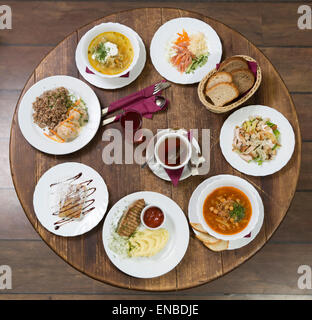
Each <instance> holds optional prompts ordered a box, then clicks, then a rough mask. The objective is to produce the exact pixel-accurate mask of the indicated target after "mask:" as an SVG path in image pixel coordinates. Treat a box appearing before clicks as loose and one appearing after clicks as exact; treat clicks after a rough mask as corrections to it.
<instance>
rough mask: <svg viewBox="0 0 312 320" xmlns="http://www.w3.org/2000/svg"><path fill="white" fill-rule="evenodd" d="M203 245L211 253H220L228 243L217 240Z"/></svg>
mask: <svg viewBox="0 0 312 320" xmlns="http://www.w3.org/2000/svg"><path fill="white" fill-rule="evenodd" d="M204 245H205V246H206V247H207V248H209V249H210V250H212V251H216V252H220V251H224V250H226V249H227V248H228V247H229V241H225V240H219V241H218V242H216V243H208V242H204Z"/></svg>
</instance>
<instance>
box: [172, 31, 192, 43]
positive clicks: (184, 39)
mask: <svg viewBox="0 0 312 320" xmlns="http://www.w3.org/2000/svg"><path fill="white" fill-rule="evenodd" d="M178 36H179V37H178V38H177V40H176V41H175V44H179V43H181V42H189V41H190V37H189V36H188V34H187V32H186V31H185V30H184V29H183V32H182V34H181V33H178Z"/></svg>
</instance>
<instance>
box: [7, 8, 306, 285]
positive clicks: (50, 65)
mask: <svg viewBox="0 0 312 320" xmlns="http://www.w3.org/2000/svg"><path fill="white" fill-rule="evenodd" d="M177 16H193V17H198V18H201V19H203V20H204V21H206V22H208V23H209V24H211V25H212V26H213V27H214V28H215V29H216V31H217V32H218V34H219V35H220V37H221V39H222V41H223V46H224V56H230V55H233V54H248V55H251V56H253V57H254V58H256V59H257V61H258V62H259V63H260V65H261V67H262V69H263V83H262V85H261V87H260V89H259V91H258V93H257V94H256V96H255V98H254V99H256V101H257V103H259V104H266V105H271V106H274V107H276V108H277V109H278V110H279V111H281V112H282V113H283V114H285V116H286V117H287V118H288V119H289V120H290V122H291V124H292V125H293V127H294V130H295V133H296V139H297V141H296V142H297V145H296V150H295V154H294V156H293V158H292V160H291V161H290V163H289V164H288V165H287V166H286V167H285V168H284V169H283V170H281V172H279V173H277V174H275V175H274V176H272V177H265V178H253V177H246V176H244V175H241V174H239V173H238V172H235V171H234V170H233V169H232V168H231V167H230V166H229V165H228V164H227V163H226V162H225V161H224V160H223V158H222V156H221V154H220V149H219V148H218V145H217V143H216V142H217V140H218V132H219V130H220V126H221V125H222V121H223V119H224V116H221V117H220V116H218V115H215V114H212V113H210V112H207V111H206V110H205V108H204V107H203V106H201V105H200V103H199V100H198V97H197V95H196V87H195V86H178V85H173V86H172V88H171V89H170V93H168V94H169V97H170V100H171V101H172V104H171V105H170V108H169V110H168V112H167V114H157V115H155V116H154V119H153V121H148V120H146V121H144V126H146V127H148V128H150V129H156V128H159V127H161V128H163V127H174V126H183V127H185V128H187V129H189V128H191V127H194V126H195V127H198V128H211V129H212V142H213V143H212V149H211V151H212V152H213V160H212V165H211V170H210V172H209V176H211V175H215V174H219V173H225V172H226V173H233V174H236V175H240V176H242V177H244V178H246V179H248V180H249V181H250V182H251V183H253V184H254V185H255V186H256V187H257V188H258V190H259V192H260V194H261V196H262V198H263V200H264V205H265V211H266V217H265V224H264V226H263V229H262V231H261V232H260V234H259V235H258V236H257V238H256V239H255V240H254V241H253V242H252V243H251V244H249V245H248V246H246V247H245V248H242V249H240V250H236V251H235V252H224V253H222V254H218V253H212V252H209V251H208V250H207V249H206V248H204V247H203V246H202V245H201V244H200V243H198V242H197V241H195V239H193V238H192V239H191V241H190V247H189V249H188V252H187V254H186V256H185V258H184V259H183V261H182V262H181V264H180V265H179V266H178V267H177V268H176V269H174V270H173V271H171V272H170V273H168V274H166V275H164V276H163V277H160V278H156V279H151V280H149V279H146V280H142V279H136V278H130V277H128V276H126V275H124V274H123V273H121V272H119V271H118V270H117V269H116V268H115V267H114V266H113V265H112V264H111V263H110V261H109V260H108V258H107V256H106V255H105V252H104V249H103V245H102V242H101V236H100V233H101V225H99V226H98V227H96V228H95V229H94V230H92V231H91V232H89V233H87V234H86V235H84V236H81V237H76V238H73V239H70V240H68V239H66V238H61V237H57V236H55V235H52V234H50V233H49V232H48V231H46V230H45V229H44V228H42V227H41V226H40V224H39V223H38V222H37V220H36V217H35V215H34V212H33V209H32V205H31V204H32V201H31V198H32V197H31V196H32V193H31V191H32V190H33V188H34V186H35V184H36V182H37V180H38V179H39V178H40V176H41V175H42V174H43V173H44V172H45V171H46V170H47V169H49V168H50V167H51V166H53V165H55V164H57V163H60V162H65V161H69V160H76V161H80V160H81V161H82V162H83V163H86V164H90V165H91V166H92V167H93V168H95V169H96V170H97V171H98V172H99V173H100V174H101V175H102V176H103V177H104V179H105V181H106V182H107V185H108V189H109V191H110V194H111V200H110V203H109V208H110V207H111V206H112V204H113V203H114V202H116V201H117V200H118V199H120V198H121V197H123V196H125V195H126V194H129V193H131V192H135V191H138V190H151V189H152V190H155V191H159V192H161V193H164V194H166V195H169V196H171V197H172V199H173V200H175V201H176V202H177V203H178V204H179V205H180V206H181V208H183V210H184V211H185V212H186V211H187V210H186V209H187V203H188V197H189V196H190V194H191V192H192V190H194V189H195V187H196V186H197V185H198V183H199V182H200V181H202V180H203V179H204V178H205V177H196V178H192V179H189V180H187V181H184V182H182V183H181V184H180V185H179V187H178V189H177V188H174V187H172V185H171V184H170V183H167V182H164V181H161V180H159V179H156V178H155V177H154V176H153V174H152V173H151V172H145V171H144V172H143V171H140V170H139V167H138V166H135V165H124V166H120V165H113V166H110V167H108V166H105V165H104V164H103V162H102V160H101V152H102V149H103V146H104V145H105V144H104V143H103V141H101V135H102V132H103V129H100V130H99V132H98V133H97V135H96V137H95V138H94V140H93V141H92V142H91V143H90V144H89V145H88V146H87V147H86V148H84V149H82V150H81V151H80V152H77V153H75V154H73V155H71V156H67V157H53V156H48V155H45V154H42V153H40V152H38V151H35V150H34V149H33V148H32V147H30V146H29V145H28V144H27V143H25V140H24V138H23V137H22V136H21V134H20V131H19V129H18V126H17V115H16V113H15V115H14V118H13V123H12V135H11V144H10V153H11V169H12V175H13V181H14V184H15V188H16V190H17V194H18V196H19V199H20V201H21V203H22V206H23V208H24V210H25V212H26V215H27V216H28V218H29V220H30V221H31V222H32V224H33V226H34V227H35V228H36V230H37V231H38V232H39V234H40V236H41V237H42V238H43V239H44V240H45V241H46V242H47V243H48V244H49V246H50V247H51V248H52V249H53V250H54V251H55V252H56V253H57V254H58V255H60V256H61V257H62V258H63V259H64V260H66V261H67V262H69V263H70V264H71V265H72V266H74V267H75V268H77V269H78V270H80V271H82V272H84V273H85V274H87V275H89V276H91V277H93V278H95V279H98V280H101V281H103V282H106V283H109V284H113V285H116V286H121V287H124V288H132V289H142V290H149V291H159V290H160V291H161V290H176V289H184V288H189V287H193V286H196V285H199V284H203V283H205V282H208V281H211V280H212V279H215V278H216V277H218V276H220V275H222V274H224V273H226V272H228V271H230V270H232V269H233V268H235V267H237V266H238V265H240V264H241V263H242V262H244V261H245V260H246V259H248V258H249V257H251V256H252V255H253V254H254V253H255V252H257V251H258V250H259V249H260V248H261V247H262V246H263V244H264V243H265V242H266V241H267V240H268V238H270V237H271V235H272V234H273V232H274V231H275V230H276V228H277V227H278V225H279V224H280V222H281V220H282V219H283V218H284V216H285V214H286V211H287V209H288V206H289V204H290V201H291V199H292V197H293V195H294V192H295V189H296V182H297V179H298V176H299V167H300V152H301V139H300V132H299V128H298V119H297V115H296V111H295V108H294V106H293V103H292V100H291V97H290V95H289V93H288V91H287V88H286V87H285V85H284V83H283V82H282V80H281V79H280V77H279V75H278V73H277V72H276V70H275V69H274V67H273V66H272V65H271V63H270V61H269V60H267V58H266V57H265V56H263V54H262V53H261V52H260V51H259V50H258V49H257V48H256V47H255V46H254V45H253V44H252V43H251V42H249V41H248V40H246V39H245V38H243V37H242V36H240V35H239V34H238V33H237V32H235V31H233V30H232V29H230V28H228V27H227V26H225V25H223V24H221V23H218V22H216V21H215V20H212V19H210V18H205V17H203V16H200V15H198V14H196V13H190V12H186V11H183V10H176V9H157V8H154V9H137V10H131V11H127V12H121V13H117V14H114V15H111V16H108V17H106V18H104V19H101V20H98V21H96V22H94V23H92V24H90V25H89V26H86V27H83V28H82V29H80V30H78V31H77V33H76V32H75V33H73V34H71V35H70V36H69V37H67V38H66V39H65V40H64V41H62V42H61V43H60V44H59V45H58V46H57V47H56V48H55V49H54V50H53V51H52V52H51V53H50V54H49V55H48V56H46V57H45V58H44V60H43V61H42V62H41V63H40V65H39V66H38V67H37V68H36V70H35V72H34V74H33V75H32V77H31V78H30V80H29V81H28V82H27V85H26V88H25V89H27V88H28V87H29V86H30V85H31V84H32V83H34V82H36V81H38V80H40V79H42V78H44V77H47V76H49V75H53V74H69V75H72V76H78V72H77V69H76V67H75V65H74V59H73V57H74V50H75V47H76V44H77V39H79V38H80V37H81V35H82V34H83V33H84V32H85V31H86V30H88V29H89V28H90V27H91V26H92V25H94V24H97V23H99V22H102V21H118V22H121V23H125V24H127V25H129V26H130V27H132V28H133V29H134V30H136V31H138V32H139V33H140V35H141V36H142V38H143V40H144V42H145V44H146V46H147V47H148V46H149V43H150V40H151V38H152V35H153V33H154V32H155V31H156V30H157V28H158V27H159V26H160V25H161V24H162V23H164V22H165V21H167V20H169V19H171V18H173V17H177ZM142 26H146V27H145V28H142ZM272 52H275V51H274V50H271V51H268V52H267V53H268V54H270V53H271V54H272ZM276 54H277V52H276ZM291 58H292V57H291ZM158 78H159V76H158V75H157V73H156V71H155V70H154V69H153V67H152V66H151V63H150V60H149V59H148V61H147V65H146V67H145V69H144V71H143V73H142V75H141V76H140V77H139V78H138V79H137V80H136V81H135V82H134V83H133V84H131V85H130V86H128V87H126V88H123V89H122V90H118V91H104V90H98V89H97V90H96V93H97V95H98V96H99V98H100V100H101V102H103V101H113V100H116V99H118V98H121V97H122V96H124V95H125V94H127V93H130V92H133V91H134V90H137V89H140V88H143V87H144V86H146V85H148V84H150V83H152V82H153V81H155V80H157V79H158ZM289 81H290V83H292V85H293V87H294V88H297V87H296V84H295V83H294V82H292V81H293V80H292V79H289ZM305 90H306V89H305ZM185 101H187V102H188V103H187V107H188V108H190V109H192V110H195V112H194V113H192V117H188V118H186V116H187V115H189V114H190V113H189V112H187V109H186V106H185ZM21 154H23V155H27V157H25V156H24V159H25V161H26V163H25V162H23V163H22V161H21ZM25 164H26V165H27V167H28V168H29V169H28V170H27V171H26V172H25V170H24V168H25ZM133 181H136V183H133ZM26 183H27V185H28V188H25V185H26ZM286 183H287V185H288V188H287V189H285V184H286ZM151 186H152V187H151ZM272 190H274V198H273V196H272Z"/></svg>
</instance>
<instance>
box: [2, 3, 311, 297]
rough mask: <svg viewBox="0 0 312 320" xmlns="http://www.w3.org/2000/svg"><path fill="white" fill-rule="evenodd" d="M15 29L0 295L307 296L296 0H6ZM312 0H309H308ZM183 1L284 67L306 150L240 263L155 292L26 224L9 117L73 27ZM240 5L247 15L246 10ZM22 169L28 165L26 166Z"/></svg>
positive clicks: (305, 130)
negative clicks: (279, 208) (277, 218)
mask: <svg viewBox="0 0 312 320" xmlns="http://www.w3.org/2000/svg"><path fill="white" fill-rule="evenodd" d="M6 3H7V4H9V5H10V6H11V8H12V10H13V30H0V110H1V111H2V112H1V117H0V265H2V264H8V265H10V266H11V267H12V270H13V289H12V290H0V300H1V299H32V298H33V299H64V298H65V299H68V298H72V299H114V298H120V299H136V298H140V299H148V298H152V299H153V298H154V299H156V298H157V299H184V298H188V299H243V298H245V299H259V298H260V299H290V298H294V299H296V298H299V299H312V290H300V289H298V287H297V280H298V274H297V269H298V266H299V265H301V264H306V265H310V266H311V267H312V255H311V249H312V228H311V225H312V215H311V209H312V205H311V195H312V179H311V178H312V167H311V161H312V131H311V129H310V128H311V120H312V108H311V99H312V88H311V83H312V73H311V65H312V30H305V31H302V30H299V29H298V28H297V19H298V14H297V9H298V6H299V5H300V4H302V2H296V1H291V2H288V1H285V2H281V1H278V2H276V3H274V2H268V1H266V2H258V1H257V2H250V3H249V2H248V1H242V2H232V1H229V2H226V1H221V2H210V1H207V2H205V1H202V2H199V3H195V2H194V3H193V2H189V1H180V2H154V1H152V2H151V1H142V2H140V1H138V2H134V1H131V2H120V1H101V2H99V1H89V2H87V1H77V2H74V1H70V2H63V1H57V2H50V1H6ZM310 5H312V4H311V3H310ZM146 6H149V7H160V6H166V7H180V8H182V9H188V10H193V11H196V12H199V13H202V14H204V15H207V16H210V17H213V18H215V19H217V20H219V21H222V22H224V23H225V24H227V25H229V26H230V27H233V28H234V29H236V30H237V31H239V32H240V33H242V34H243V35H244V36H246V37H247V38H248V39H249V40H251V41H252V42H253V43H255V44H256V45H257V46H258V47H259V48H260V49H261V50H262V51H263V52H264V54H265V55H267V57H268V58H269V59H270V60H271V61H272V63H273V64H274V65H275V67H276V68H277V70H278V71H279V72H280V74H281V76H282V78H283V79H284V81H285V83H286V85H287V87H288V89H289V90H290V92H291V94H292V97H293V99H294V102H295V105H296V108H297V112H298V114H299V118H300V124H301V131H302V139H303V154H302V168H301V175H300V179H299V184H298V188H297V192H296V195H295V198H294V200H293V202H292V205H291V207H290V209H289V212H288V214H287V216H286V218H285V220H284V221H283V223H282V224H281V226H280V228H279V229H278V231H277V232H276V233H275V234H274V236H273V237H272V239H271V240H270V241H269V242H268V243H267V244H266V245H265V247H264V248H263V249H262V250H261V251H260V252H259V253H258V254H256V255H255V256H254V257H253V258H251V259H250V260H249V261H247V262H246V263H244V264H243V265H242V266H240V267H239V268H237V269H236V270H234V271H232V272H231V273H229V274H227V275H225V276H224V277H222V278H220V279H218V280H215V281H213V282H211V283H209V284H206V285H203V286H201V287H198V288H194V289H190V290H185V291H180V292H176V293H163V294H151V293H148V294H146V293H143V292H136V291H129V290H124V289H118V288H114V287H111V286H108V285H105V284H102V283H100V282H97V281H95V280H93V279H90V278H88V277H87V276H84V275H82V274H81V273H79V272H78V271H76V270H74V269H73V268H71V267H70V266H68V265H67V264H66V263H65V262H64V261H63V260H62V259H61V258H59V257H58V256H56V254H54V253H53V252H52V251H51V250H50V249H49V248H48V247H47V246H46V245H45V244H44V243H43V241H42V240H41V239H40V237H39V236H38V235H37V233H36V232H35V231H34V230H33V229H32V227H31V225H30V223H29V222H28V220H27V218H26V216H25V214H24V213H23V210H22V208H21V206H20V204H19V202H18V199H17V197H16V194H15V191H14V188H13V184H12V181H11V177H10V170H9V156H8V147H9V135H10V126H11V118H12V114H13V112H14V108H15V105H16V102H17V99H18V96H19V94H20V92H21V89H22V88H23V86H24V84H25V82H26V80H27V78H28V77H29V75H30V73H31V72H32V70H33V69H34V67H35V66H36V65H37V64H38V63H39V62H40V60H41V59H42V58H43V57H44V56H45V54H46V53H47V52H49V50H51V49H52V48H53V47H54V46H55V45H56V44H57V43H58V42H59V41H61V40H62V39H63V38H64V37H65V36H66V35H68V34H69V33H71V32H72V31H74V30H75V29H77V28H78V27H80V26H82V25H84V24H87V23H89V22H91V21H92V20H95V19H97V18H100V17H102V16H105V15H109V14H110V13H113V12H116V11H119V10H126V9H131V8H136V7H146ZM242 12H244V16H242ZM25 170H27V168H25Z"/></svg>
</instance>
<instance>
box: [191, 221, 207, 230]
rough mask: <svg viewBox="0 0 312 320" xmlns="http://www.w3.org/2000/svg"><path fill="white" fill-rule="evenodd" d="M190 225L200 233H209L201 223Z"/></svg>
mask: <svg viewBox="0 0 312 320" xmlns="http://www.w3.org/2000/svg"><path fill="white" fill-rule="evenodd" d="M190 225H191V227H192V228H193V229H195V230H196V231H198V232H202V233H207V231H206V230H205V229H204V228H203V226H202V225H201V224H200V223H194V222H190Z"/></svg>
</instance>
